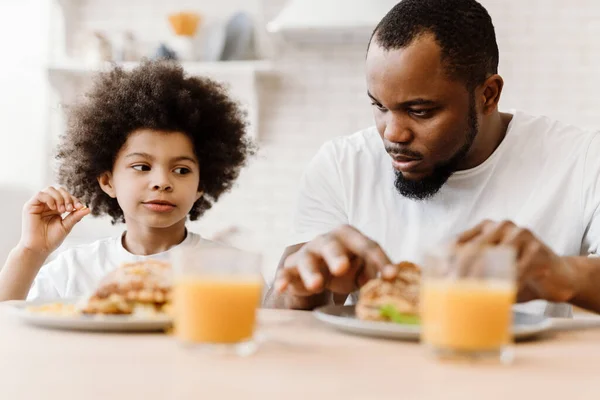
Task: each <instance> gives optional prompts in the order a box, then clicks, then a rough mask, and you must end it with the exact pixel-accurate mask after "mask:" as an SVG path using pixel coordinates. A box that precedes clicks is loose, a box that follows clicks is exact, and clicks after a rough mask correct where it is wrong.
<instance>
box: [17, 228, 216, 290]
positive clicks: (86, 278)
mask: <svg viewBox="0 0 600 400" xmlns="http://www.w3.org/2000/svg"><path fill="white" fill-rule="evenodd" d="M201 241H204V239H202V238H201V237H200V236H199V235H198V234H196V233H192V232H189V231H188V234H187V236H186V238H185V239H184V241H183V242H181V243H180V244H179V245H177V246H195V245H197V244H198V243H200V242H201ZM177 246H175V247H177ZM175 247H173V248H171V249H169V250H167V251H165V252H162V253H157V254H153V255H149V256H138V255H135V254H131V253H130V252H128V251H127V250H126V249H125V247H123V241H122V235H120V236H117V237H110V238H106V239H101V240H98V241H96V242H93V243H90V244H85V245H80V246H75V247H72V248H70V249H68V250H65V251H63V252H62V253H60V254H58V256H57V257H56V258H55V259H54V260H52V261H50V262H49V263H48V264H46V265H44V266H43V267H42V268H41V269H40V272H39V274H38V276H37V277H36V278H35V281H34V283H33V286H32V287H31V289H30V290H29V294H28V296H27V300H35V299H56V298H64V297H73V298H74V297H80V296H87V295H90V294H92V292H93V291H94V290H96V288H97V286H98V283H99V282H100V280H101V279H102V278H104V276H106V274H108V273H109V272H110V271H112V270H114V269H115V268H117V267H118V266H119V265H121V264H123V263H129V262H137V261H144V260H149V259H152V260H162V261H169V257H170V254H171V251H172V250H173V249H174V248H175Z"/></svg>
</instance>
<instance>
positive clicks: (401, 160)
mask: <svg viewBox="0 0 600 400" xmlns="http://www.w3.org/2000/svg"><path fill="white" fill-rule="evenodd" d="M390 156H391V157H392V166H393V167H394V169H395V170H397V171H401V172H411V171H414V170H415V169H416V168H417V167H418V166H419V164H421V162H422V161H423V159H422V158H416V157H408V156H405V155H401V154H390Z"/></svg>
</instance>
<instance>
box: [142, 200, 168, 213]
mask: <svg viewBox="0 0 600 400" xmlns="http://www.w3.org/2000/svg"><path fill="white" fill-rule="evenodd" d="M142 204H143V205H144V206H145V207H146V208H148V209H150V210H152V211H156V212H169V211H171V210H173V209H174V208H175V204H173V203H171V202H168V201H165V200H150V201H145V202H143V203H142Z"/></svg>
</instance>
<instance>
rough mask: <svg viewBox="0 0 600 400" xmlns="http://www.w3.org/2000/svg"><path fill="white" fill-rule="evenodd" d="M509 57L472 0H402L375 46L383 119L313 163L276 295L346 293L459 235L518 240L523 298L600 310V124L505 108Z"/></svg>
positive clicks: (312, 299) (294, 298)
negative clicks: (585, 125)
mask: <svg viewBox="0 0 600 400" xmlns="http://www.w3.org/2000/svg"><path fill="white" fill-rule="evenodd" d="M498 60H499V56H498V47H497V44H496V38H495V32H494V27H493V25H492V21H491V18H490V16H489V14H488V13H487V11H486V10H485V9H484V8H483V7H482V6H481V5H480V4H479V3H477V2H476V1H475V0H404V1H402V2H400V3H399V4H398V5H396V6H395V7H394V8H393V9H392V10H391V11H390V12H389V13H388V14H387V15H386V16H385V17H384V18H383V20H382V21H381V22H380V23H379V25H378V26H377V28H376V29H375V31H374V33H373V36H372V38H371V41H370V44H369V48H368V51H367V58H366V70H367V87H368V96H369V98H370V100H371V103H372V108H373V113H374V117H375V122H376V126H375V127H374V128H369V129H366V130H363V131H361V132H358V133H356V134H354V135H351V136H347V137H342V138H339V139H336V140H333V141H331V142H329V143H326V144H325V145H324V146H323V147H322V148H321V149H320V151H319V152H318V154H317V155H316V156H315V158H314V159H313V160H312V162H311V163H310V165H309V166H308V169H307V170H306V173H305V176H304V178H303V180H302V183H301V187H300V195H299V202H298V208H297V211H296V218H295V222H294V229H295V235H294V237H293V241H292V244H293V245H292V246H290V247H288V248H287V249H286V251H285V253H284V255H283V257H282V261H281V264H280V266H279V271H278V275H277V278H276V281H275V283H274V285H273V288H272V290H271V292H270V293H269V294H268V297H267V305H270V306H274V307H287V308H296V309H312V308H314V307H317V306H320V305H323V304H327V303H330V302H332V301H335V302H336V303H337V302H342V301H344V300H345V299H346V298H347V296H348V295H349V294H352V293H354V292H355V291H356V290H357V289H359V288H360V287H361V286H362V285H363V284H364V283H365V282H366V281H367V280H368V279H370V278H372V277H373V276H375V275H376V274H377V273H381V274H383V276H384V277H389V278H391V277H393V276H394V274H395V269H394V267H393V265H391V264H392V262H399V261H402V260H408V261H413V262H416V263H420V262H421V261H422V255H423V252H424V250H425V249H426V248H427V247H429V246H434V245H436V244H438V243H440V242H442V241H448V240H456V238H458V240H457V242H458V243H459V244H460V243H466V242H475V243H491V244H508V245H511V246H514V247H515V248H516V250H517V254H518V265H517V267H518V276H519V292H518V300H519V301H521V302H523V301H530V300H535V299H543V300H548V301H551V302H556V303H560V302H570V303H572V304H576V305H579V306H582V307H586V308H589V309H592V310H595V311H600V259H595V258H590V257H588V255H592V254H595V253H597V252H598V245H599V243H600V183H599V178H600V177H599V172H600V135H597V134H595V133H592V132H585V131H583V130H580V129H578V128H575V127H572V126H566V125H563V124H560V123H557V122H554V121H551V120H549V119H547V118H541V117H533V116H529V115H526V114H524V113H521V112H513V113H510V114H509V113H501V112H499V111H498V102H499V100H500V95H501V93H502V89H503V85H504V82H503V80H502V78H501V77H500V76H499V75H498V73H497V68H498ZM482 221H483V222H482ZM499 221H504V222H499ZM468 228H470V230H467V231H466V232H465V229H468ZM520 308H521V309H524V310H526V311H528V312H533V313H545V314H547V315H553V316H568V315H570V313H571V309H570V306H568V305H566V304H552V303H548V302H546V301H534V302H530V303H527V304H524V305H520Z"/></svg>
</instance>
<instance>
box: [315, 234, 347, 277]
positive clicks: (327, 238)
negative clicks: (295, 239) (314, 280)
mask: <svg viewBox="0 0 600 400" xmlns="http://www.w3.org/2000/svg"><path fill="white" fill-rule="evenodd" d="M305 250H306V251H307V252H309V253H312V254H313V255H315V256H317V257H320V258H322V259H323V261H324V262H325V264H326V266H327V268H328V269H329V271H330V272H331V274H332V275H334V276H342V275H344V274H345V273H347V272H348V270H349V269H350V254H349V253H350V252H349V250H348V249H346V248H345V247H344V246H343V245H342V244H341V243H340V242H339V241H338V240H337V238H336V237H335V236H334V235H324V236H321V237H320V238H318V239H316V240H314V241H311V242H309V243H308V244H307V245H306V248H305Z"/></svg>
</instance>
